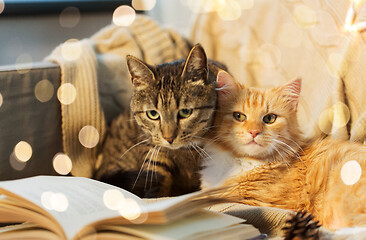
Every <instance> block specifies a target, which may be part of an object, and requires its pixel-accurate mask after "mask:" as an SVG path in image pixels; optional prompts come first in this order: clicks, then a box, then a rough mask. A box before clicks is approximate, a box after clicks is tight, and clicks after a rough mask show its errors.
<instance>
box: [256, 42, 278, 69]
mask: <svg viewBox="0 0 366 240" xmlns="http://www.w3.org/2000/svg"><path fill="white" fill-rule="evenodd" d="M281 57H282V55H281V51H280V50H279V49H278V47H276V46H275V45H272V44H269V43H266V44H263V45H262V46H261V47H260V48H259V50H258V53H257V58H258V61H259V63H260V64H262V65H263V66H264V67H267V68H275V67H277V66H278V65H279V64H280V62H281Z"/></svg>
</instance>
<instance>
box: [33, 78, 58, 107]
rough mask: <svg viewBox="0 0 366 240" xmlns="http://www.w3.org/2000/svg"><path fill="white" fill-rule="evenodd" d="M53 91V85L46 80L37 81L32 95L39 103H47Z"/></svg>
mask: <svg viewBox="0 0 366 240" xmlns="http://www.w3.org/2000/svg"><path fill="white" fill-rule="evenodd" d="M54 91H55V89H54V87H53V84H52V83H51V82H50V81H49V80H47V79H44V80H41V81H39V82H38V83H37V84H36V86H35V87H34V95H35V96H36V98H37V99H38V101H40V102H47V101H49V100H50V99H51V98H52V97H53V93H54Z"/></svg>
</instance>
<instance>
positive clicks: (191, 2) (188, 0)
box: [181, 0, 217, 13]
mask: <svg viewBox="0 0 366 240" xmlns="http://www.w3.org/2000/svg"><path fill="white" fill-rule="evenodd" d="M181 2H182V3H183V4H184V5H187V6H188V8H189V9H190V10H191V11H192V12H194V13H203V12H210V11H215V10H216V9H215V8H216V4H217V3H216V1H215V0H210V1H207V0H181Z"/></svg>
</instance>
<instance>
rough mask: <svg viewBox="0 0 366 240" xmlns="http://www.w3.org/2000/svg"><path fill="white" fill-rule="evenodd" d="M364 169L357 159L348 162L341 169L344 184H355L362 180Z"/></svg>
mask: <svg viewBox="0 0 366 240" xmlns="http://www.w3.org/2000/svg"><path fill="white" fill-rule="evenodd" d="M361 174H362V169H361V166H360V164H359V163H358V162H357V161H354V160H352V161H348V162H346V163H345V164H344V165H343V166H342V169H341V178H342V181H343V182H344V184H346V185H353V184H355V183H357V182H358V180H360V178H361Z"/></svg>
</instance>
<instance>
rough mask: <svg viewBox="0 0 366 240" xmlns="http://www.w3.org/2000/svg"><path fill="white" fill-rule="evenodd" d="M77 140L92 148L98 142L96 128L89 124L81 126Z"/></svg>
mask: <svg viewBox="0 0 366 240" xmlns="http://www.w3.org/2000/svg"><path fill="white" fill-rule="evenodd" d="M79 141H80V143H81V145H83V146H84V147H86V148H93V147H95V146H96V145H97V144H98V142H99V133H98V130H97V129H96V128H95V127H93V126H90V125H87V126H85V127H83V128H82V129H81V130H80V132H79Z"/></svg>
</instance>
